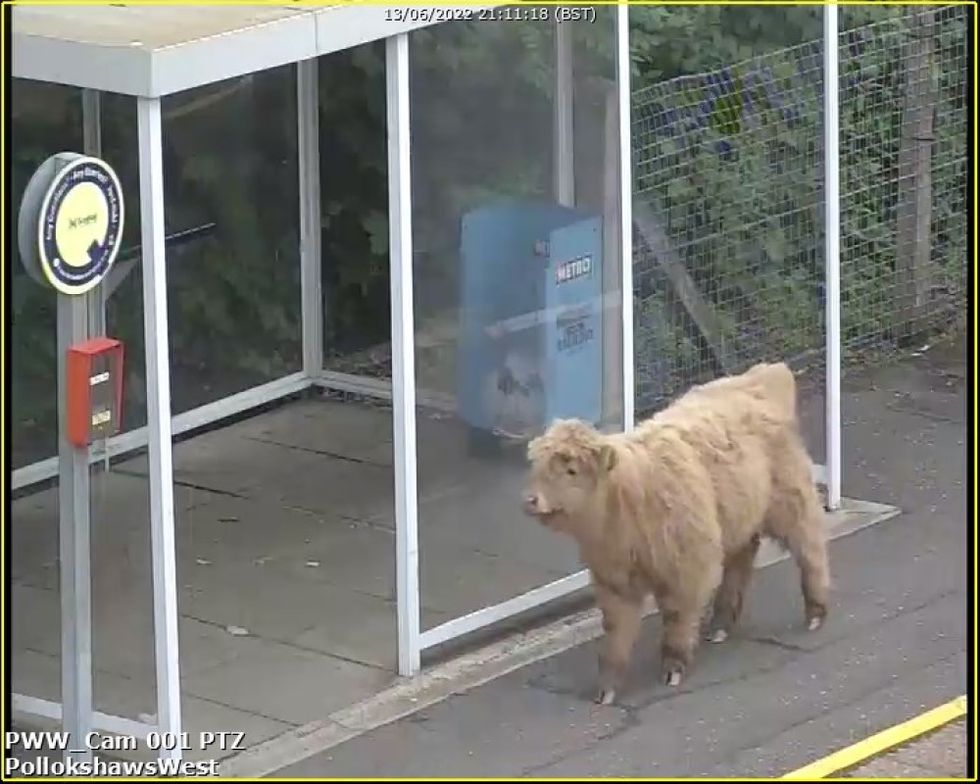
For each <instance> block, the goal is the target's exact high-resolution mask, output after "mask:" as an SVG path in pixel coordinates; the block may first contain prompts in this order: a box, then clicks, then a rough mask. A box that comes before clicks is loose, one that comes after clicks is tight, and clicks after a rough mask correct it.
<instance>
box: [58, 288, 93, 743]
mask: <svg viewBox="0 0 980 784" xmlns="http://www.w3.org/2000/svg"><path fill="white" fill-rule="evenodd" d="M87 300H88V298H87V297H69V296H65V295H60V294H59V295H58V305H57V307H58V356H60V357H63V356H65V355H66V354H67V352H68V348H69V346H71V345H72V344H73V343H76V342H78V341H81V340H85V339H86V338H87V337H88V301H87ZM67 389H68V380H67V370H66V367H65V363H64V362H59V363H58V421H59V422H64V421H65V417H66V408H67V402H66V401H67V398H68V395H67ZM87 452H88V450H80V449H76V448H75V447H74V446H73V445H72V444H71V443H70V442H69V441H68V436H67V431H66V429H65V428H63V427H62V428H59V429H58V458H57V461H58V551H59V555H60V557H59V559H58V560H59V568H60V573H61V586H60V589H61V597H60V598H61V702H62V705H63V716H64V718H63V725H64V726H63V728H64V730H65V732H67V733H69V738H70V742H69V744H68V747H67V748H66V749H65V754H64V756H65V759H66V760H67V759H69V758H75V759H77V760H79V761H90V760H91V759H92V752H91V750H89V749H87V748H86V744H85V738H86V737H87V736H88V733H89V731H90V730H91V729H92V726H91V722H92V571H91V563H92V550H91V544H90V543H91V521H90V519H89V511H90V510H89V486H90V476H89V464H88V460H87V459H86V456H87Z"/></svg>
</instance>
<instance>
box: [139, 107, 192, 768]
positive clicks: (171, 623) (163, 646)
mask: <svg viewBox="0 0 980 784" xmlns="http://www.w3.org/2000/svg"><path fill="white" fill-rule="evenodd" d="M137 113H138V120H139V172H140V219H141V240H142V246H143V334H144V336H145V344H146V401H147V430H148V431H149V440H148V450H149V458H150V533H151V543H152V544H151V546H152V560H153V627H154V635H153V636H154V649H155V652H156V677H157V724H158V726H159V727H160V730H161V731H162V732H168V733H175V735H174V737H176V736H178V735H179V733H180V727H181V715H180V671H179V649H178V646H177V564H176V550H175V543H174V486H173V455H172V451H171V447H172V444H171V432H170V353H169V352H170V341H169V339H168V326H167V258H166V253H167V251H166V245H165V243H164V236H165V233H164V201H163V138H162V134H163V131H162V127H161V120H160V99H159V98H138V99H137ZM174 745H175V746H177V748H173V749H165V750H161V752H160V756H161V757H163V758H167V759H180V757H181V750H180V748H179V746H180V745H181V744H179V743H178V744H174Z"/></svg>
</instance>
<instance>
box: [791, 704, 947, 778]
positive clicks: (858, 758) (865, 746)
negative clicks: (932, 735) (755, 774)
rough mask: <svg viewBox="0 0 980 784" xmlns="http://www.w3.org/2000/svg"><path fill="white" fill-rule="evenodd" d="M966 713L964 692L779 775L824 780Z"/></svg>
mask: <svg viewBox="0 0 980 784" xmlns="http://www.w3.org/2000/svg"><path fill="white" fill-rule="evenodd" d="M964 715H966V695H963V696H960V697H957V698H956V699H955V700H952V701H950V702H947V703H946V704H945V705H940V706H939V707H938V708H933V709H932V710H929V711H926V712H925V713H922V714H920V715H918V716H916V717H915V718H912V719H909V720H908V721H904V722H902V723H901V724H896V725H895V726H894V727H889V728H888V729H886V730H882V731H881V732H879V733H876V734H875V735H872V736H871V737H869V738H865V739H864V740H859V741H858V742H857V743H855V744H853V745H851V746H848V747H846V748H843V749H841V750H840V751H835V752H834V753H833V754H830V755H829V756H826V757H824V758H823V759H818V760H817V761H816V762H811V763H810V764H809V765H804V766H803V767H802V768H798V769H797V770H794V771H793V772H791V773H787V774H786V775H785V776H783V778H784V779H824V778H827V777H829V776H830V775H832V774H834V773H837V772H838V771H841V770H844V769H845V768H851V767H854V766H855V765H857V764H859V763H862V762H864V761H865V760H868V759H870V758H871V757H874V756H875V755H877V754H881V753H882V752H883V751H887V750H888V749H891V748H894V747H895V746H898V745H900V744H902V743H906V742H907V741H910V740H912V739H914V738H917V737H919V736H920V735H925V734H926V733H927V732H931V731H932V730H935V729H938V728H939V727H942V726H943V725H944V724H949V723H950V722H951V721H955V720H956V719H958V718H960V717H961V716H964Z"/></svg>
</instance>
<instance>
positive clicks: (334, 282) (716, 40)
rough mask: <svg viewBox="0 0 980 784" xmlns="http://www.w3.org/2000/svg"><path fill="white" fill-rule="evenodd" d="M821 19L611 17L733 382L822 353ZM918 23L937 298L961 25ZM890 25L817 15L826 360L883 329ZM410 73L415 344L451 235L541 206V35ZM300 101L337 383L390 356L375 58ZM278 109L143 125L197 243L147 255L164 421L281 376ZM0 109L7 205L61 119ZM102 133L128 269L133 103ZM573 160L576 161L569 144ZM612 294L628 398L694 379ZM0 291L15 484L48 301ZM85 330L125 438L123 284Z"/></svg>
mask: <svg viewBox="0 0 980 784" xmlns="http://www.w3.org/2000/svg"><path fill="white" fill-rule="evenodd" d="M597 10H598V14H599V21H598V23H596V24H592V25H589V24H585V25H577V26H575V27H574V35H575V40H574V48H575V59H576V80H575V81H576V87H575V89H576V103H577V105H578V106H579V107H586V106H594V105H600V104H598V103H597V101H598V100H599V99H598V98H597V97H596V96H600V95H601V93H599V92H596V88H595V83H596V79H595V77H604V78H606V79H609V78H612V77H613V75H614V67H613V57H612V51H611V47H612V44H613V43H614V37H613V36H612V35H611V34H610V31H611V29H612V19H613V13H614V9H611V8H600V9H597ZM821 13H822V8H820V7H816V6H815V7H773V6H769V7H756V6H748V5H745V6H741V5H738V6H735V5H729V6H686V7H666V6H654V5H651V6H635V7H632V8H631V9H630V19H631V38H630V42H631V57H632V68H633V87H634V89H635V95H634V102H633V138H634V150H635V182H636V191H637V197H638V198H642V199H646V200H648V201H650V202H652V203H654V204H655V205H656V206H657V207H658V209H659V211H660V213H661V214H662V216H663V220H664V221H665V226H664V228H665V230H666V231H667V234H668V237H669V238H670V241H671V243H672V245H673V246H674V248H675V250H676V251H677V253H678V255H679V256H680V258H681V260H682V261H683V262H684V264H685V266H686V268H687V270H688V272H689V273H690V274H691V276H692V278H693V279H694V281H695V283H696V284H697V285H698V287H699V289H700V290H701V291H702V293H703V295H704V296H705V297H707V298H708V300H709V301H710V302H711V303H712V305H713V306H714V307H715V308H716V311H717V316H718V319H719V321H720V324H721V329H722V331H723V333H724V334H723V338H724V340H725V341H726V344H727V345H729V346H732V347H734V348H735V350H736V352H737V353H738V355H739V356H741V357H743V358H745V359H749V358H752V357H754V356H756V355H758V354H759V353H770V354H777V353H778V354H783V355H786V354H792V353H794V352H800V351H805V350H806V349H808V348H811V347H813V346H814V345H819V343H820V340H821V339H822V310H823V304H822V296H823V293H822V288H821V281H822V277H823V275H822V264H823V258H822V247H823V244H822V225H823V212H822V202H821V198H822V197H821V187H822V168H821V152H820V150H821V146H822V139H821V133H822V128H821V114H822V107H821V101H822V98H821V96H822V86H821V83H820V82H821V56H820V44H819V40H820V35H821ZM937 13H938V14H939V15H940V17H941V19H940V22H939V24H938V26H937V29H936V33H935V37H936V41H937V50H936V56H935V62H934V71H933V74H932V78H933V79H934V80H935V84H936V86H937V89H938V91H939V102H938V104H937V107H936V116H937V120H936V129H937V134H938V138H937V142H936V144H935V146H934V163H933V191H934V195H935V198H934V205H933V223H932V225H933V235H934V237H933V240H934V242H933V247H934V254H933V255H934V258H933V261H934V263H935V265H936V268H937V269H938V270H939V272H940V275H939V285H941V286H944V287H945V288H946V291H947V293H949V294H950V295H951V296H952V297H954V298H955V297H957V296H962V292H964V291H965V285H966V282H965V275H966V273H965V270H966V264H965V259H966V244H965V243H966V237H967V226H966V182H967V180H966V177H967V168H966V115H965V111H966V105H967V103H966V92H965V91H966V86H965V85H966V83H965V81H964V79H965V77H964V73H965V66H966V63H965V61H964V57H965V55H964V52H965V51H966V45H967V42H966V35H967V29H966V13H965V11H964V10H963V9H951V10H946V11H940V12H937ZM908 14H909V11H908V9H903V8H900V7H894V6H873V5H872V6H861V7H848V8H847V9H845V10H842V12H841V24H842V29H843V30H844V31H845V33H844V34H843V35H842V38H841V47H842V48H841V69H840V72H841V80H842V95H841V98H842V105H841V150H842V153H843V160H842V168H841V173H842V181H841V188H842V193H843V194H844V195H845V198H844V204H843V209H842V215H841V220H842V226H841V236H842V250H843V260H844V265H845V267H844V281H843V282H844V288H843V314H844V326H845V338H846V339H847V340H848V341H850V342H851V343H856V342H860V341H863V340H867V339H869V338H873V337H874V336H878V335H882V334H884V333H885V332H886V331H887V329H888V327H889V323H890V322H889V318H890V313H891V311H892V310H893V309H894V306H895V302H894V295H893V294H892V295H891V296H889V295H888V293H887V292H888V291H889V290H890V289H889V287H890V286H892V281H893V278H894V270H895V263H896V256H897V253H898V249H897V248H896V242H897V238H896V230H895V229H896V221H895V215H896V206H897V204H896V202H897V199H898V187H897V184H896V181H897V167H898V153H899V148H900V144H901V141H902V137H901V129H900V124H901V121H902V109H901V107H902V101H903V95H904V79H905V70H904V69H905V65H904V63H905V62H906V60H907V56H908V55H907V48H908V44H909V42H910V41H912V40H913V36H914V34H915V28H914V25H913V24H912V23H910V21H909V16H908ZM872 22H873V23H874V24H873V25H872V26H869V24H870V23H872ZM802 42H813V43H803V45H801V43H802ZM787 47H789V48H787ZM411 63H412V76H411V80H412V81H411V85H412V87H411V89H412V112H413V117H412V135H413V138H412V143H413V156H412V164H413V200H414V204H415V214H414V215H413V229H414V240H415V250H416V258H415V265H416V273H417V275H418V279H420V280H425V281H426V285H425V286H424V287H419V288H418V289H417V291H416V318H417V321H418V322H419V323H420V324H422V323H425V322H426V321H427V320H429V319H431V320H433V321H438V320H439V316H440V315H442V314H444V313H445V311H446V309H447V307H451V304H452V303H454V302H455V301H456V275H457V273H458V266H459V265H458V248H459V217H460V216H461V215H462V214H464V213H465V212H466V211H467V210H469V209H471V208H472V207H475V206H478V205H480V204H483V203H486V202H487V201H490V200H494V199H498V198H501V197H521V198H550V192H551V182H552V166H553V162H552V154H553V150H552V91H553V73H554V72H553V68H554V28H553V26H552V25H551V24H550V23H547V22H542V23H515V22H513V21H504V22H486V21H480V22H473V23H472V24H462V23H453V24H445V25H437V26H434V27H430V28H423V29H421V30H418V31H416V32H415V33H413V35H412V48H411ZM319 89H320V117H319V123H320V152H321V166H320V183H321V228H322V233H321V239H322V256H323V284H324V291H323V296H324V313H325V325H324V346H325V352H326V354H327V356H328V362H330V363H332V364H334V365H335V366H340V365H339V364H338V363H339V362H340V360H341V359H342V358H343V357H344V356H347V355H350V354H351V353H352V352H356V351H360V350H361V349H365V348H368V347H370V346H373V345H376V344H378V343H383V342H384V341H385V340H386V339H387V338H388V335H389V331H390V330H389V317H388V314H389V301H388V298H389V279H388V211H387V142H386V127H385V124H386V106H385V64H384V45H383V43H381V42H377V43H372V44H366V45H364V46H360V47H358V48H356V49H353V50H350V51H347V52H342V53H337V54H334V55H330V56H328V57H324V58H321V60H320V64H319ZM295 96H296V84H295V72H294V70H293V69H292V68H288V67H287V68H281V69H277V70H275V71H272V72H268V73H264V74H254V75H250V76H245V77H242V78H240V79H235V80H230V81H229V82H226V83H222V84H217V85H211V86H208V87H205V88H201V89H200V90H195V91H193V92H191V93H187V94H181V95H179V96H175V97H173V98H171V99H168V100H167V101H165V105H164V118H165V129H164V140H165V150H164V163H165V179H166V183H165V187H166V197H167V216H166V219H167V228H168V231H178V230H183V229H186V228H189V227H192V226H196V225H200V224H203V223H208V222H214V223H216V224H217V228H216V231H215V232H214V234H213V235H212V236H210V237H208V238H207V239H203V240H197V241H195V242H194V243H192V244H190V245H188V246H185V247H181V248H174V249H172V250H171V251H169V252H168V275H169V278H170V292H169V300H170V301H169V315H170V322H171V337H170V341H171V357H172V365H173V374H174V384H173V390H172V394H173V400H174V407H175V409H176V410H183V409H186V408H189V407H191V406H194V405H200V404H201V403H204V402H208V401H210V400H214V399H217V398H219V397H221V396H223V395H226V394H229V393H232V392H236V391H239V390H241V389H243V388H246V387H248V386H250V385H253V384H255V383H260V382H262V381H266V380H270V379H272V378H276V377H278V376H281V375H283V374H285V373H288V372H291V371H294V370H296V369H298V368H299V367H300V364H301V359H300V355H301V345H300V344H301V341H300V330H301V328H300V312H301V310H300V287H299V253H298V238H299V235H298V230H299V227H298V223H299V219H298V214H299V205H298V196H297V194H298V187H297V179H298V170H297V146H296V144H297V142H296V104H295V100H296V98H295ZM11 105H12V107H13V110H14V117H13V144H12V148H13V156H14V165H13V193H12V196H13V200H12V203H13V204H18V203H19V195H20V193H21V192H22V190H23V187H24V185H25V184H26V180H27V178H28V177H29V176H30V174H31V172H32V171H33V169H34V167H35V166H36V165H37V164H38V163H40V162H41V161H42V160H43V159H44V158H45V157H47V156H48V155H50V154H51V153H53V152H57V151H58V150H61V149H74V150H78V149H80V148H81V101H80V95H79V91H77V90H72V89H68V88H52V87H46V86H44V85H41V84H38V83H26V82H17V81H15V82H14V85H13V95H12V100H11ZM581 114H582V115H583V117H584V119H583V120H582V122H583V123H595V122H596V120H595V117H593V116H592V115H596V114H597V113H596V112H594V111H591V110H586V109H582V111H581ZM102 118H103V144H104V155H105V157H106V158H107V159H108V160H109V161H110V162H111V163H112V164H113V165H114V166H115V167H116V168H117V170H118V171H119V172H120V176H121V178H122V180H123V186H124V190H125V192H126V196H127V226H126V235H125V244H128V245H132V244H136V243H138V242H139V217H138V216H139V204H138V201H139V188H138V176H137V160H136V118H135V104H134V101H133V99H131V98H126V97H122V96H104V97H103V111H102ZM579 121H580V120H579V118H577V119H576V122H577V123H578V122H579ZM576 135H577V137H578V138H579V139H580V140H581V139H598V138H601V133H600V132H594V129H591V128H586V127H585V126H583V128H582V131H581V132H579V131H578V129H577V133H576ZM580 143H581V142H580ZM576 157H577V158H578V159H579V160H580V161H583V162H585V163H584V164H583V165H586V170H587V173H588V174H587V176H585V177H583V176H579V175H578V174H577V179H578V181H579V182H580V183H582V186H583V187H586V188H587V187H592V186H591V185H590V184H589V183H588V179H589V176H593V175H592V174H591V173H592V172H594V171H599V170H600V169H599V168H596V166H595V165H594V164H593V162H592V161H591V160H590V153H589V151H588V150H585V151H583V150H577V151H576ZM592 157H594V155H592ZM636 271H637V275H636V278H637V284H638V290H637V308H636V326H637V340H636V349H637V378H638V379H640V380H641V383H653V382H650V381H649V380H650V379H656V380H657V382H656V383H657V384H659V387H660V389H667V388H668V387H669V386H670V385H671V384H674V385H676V384H678V383H680V381H679V379H686V378H689V377H690V376H691V375H692V374H695V373H696V371H697V369H698V368H701V367H704V366H705V364H706V356H705V348H704V346H703V345H700V344H699V341H698V339H697V338H696V337H695V336H694V334H693V333H692V331H691V329H690V328H689V325H687V326H685V325H684V323H683V320H682V319H680V318H679V317H678V316H677V313H678V306H677V304H676V302H673V300H672V296H673V295H672V294H671V293H670V290H669V287H668V286H667V285H666V282H665V281H664V280H662V279H660V278H659V277H658V273H657V271H656V269H655V268H654V267H653V265H651V264H649V262H648V261H647V260H645V259H644V258H642V257H641V258H640V259H638V262H637V267H636ZM12 284H13V285H12V293H13V307H12V321H13V324H14V330H15V331H14V335H15V338H14V351H13V361H14V370H13V401H14V402H13V405H14V411H15V419H16V420H17V423H18V424H17V426H16V429H15V436H14V442H15V452H16V453H15V458H14V459H15V464H22V463H23V462H26V461H27V459H28V457H29V458H30V459H36V458H38V457H43V456H45V455H48V454H52V453H53V451H54V435H53V433H54V431H53V426H52V425H53V422H54V419H55V396H54V379H55V372H54V371H55V341H54V299H53V297H52V296H51V294H50V293H49V292H48V291H46V290H45V289H44V288H42V287H41V286H39V285H37V284H35V283H33V282H32V281H30V280H27V279H26V276H25V274H24V273H23V272H22V271H21V269H20V267H19V265H16V264H15V265H13V267H12ZM109 319H110V330H111V332H112V334H114V335H117V336H119V337H121V338H123V339H124V340H125V341H126V343H127V352H128V353H127V362H128V365H129V367H130V368H131V369H132V371H133V376H132V377H131V378H130V382H131V383H130V384H129V388H128V390H127V392H128V402H129V403H130V408H129V421H128V424H129V425H135V424H140V423H141V421H142V419H143V412H142V411H141V402H142V401H141V397H142V391H143V390H142V387H143V384H142V365H143V359H142V345H143V335H142V330H143V326H142V319H143V316H142V308H141V281H140V276H139V270H138V268H137V270H136V271H135V272H134V273H133V274H132V275H131V276H130V278H129V279H128V280H127V281H126V282H125V283H124V284H123V286H122V287H121V288H120V290H119V291H118V292H116V294H115V295H114V296H113V297H112V299H111V301H110V305H109ZM644 394H647V395H656V394H658V392H657V390H656V389H654V388H652V387H651V388H645V389H644V390H642V391H641V397H642V396H643V395H644ZM38 425H41V426H40V427H38Z"/></svg>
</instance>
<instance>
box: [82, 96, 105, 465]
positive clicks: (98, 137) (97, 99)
mask: <svg viewBox="0 0 980 784" xmlns="http://www.w3.org/2000/svg"><path fill="white" fill-rule="evenodd" d="M82 148H83V151H84V152H85V154H86V155H92V156H94V157H96V158H101V157H102V100H101V93H99V91H98V90H89V89H85V90H82ZM87 298H88V307H89V334H90V335H104V334H105V288H104V287H103V286H102V285H101V284H100V285H98V286H96V287H95V288H94V289H92V291H91V292H89V294H88V296H87ZM104 446H105V443H104V442H103V448H104Z"/></svg>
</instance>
